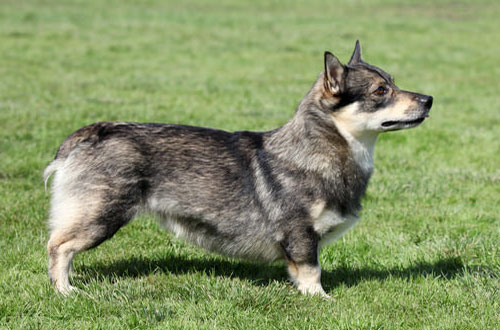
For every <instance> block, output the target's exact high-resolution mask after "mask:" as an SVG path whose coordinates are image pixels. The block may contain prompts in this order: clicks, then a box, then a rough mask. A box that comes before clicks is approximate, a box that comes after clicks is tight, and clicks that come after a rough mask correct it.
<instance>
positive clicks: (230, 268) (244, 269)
mask: <svg viewBox="0 0 500 330" xmlns="http://www.w3.org/2000/svg"><path fill="white" fill-rule="evenodd" d="M467 268H470V267H467V266H464V264H463V262H462V260H461V259H460V258H459V257H449V258H444V259H441V260H438V261H436V262H434V263H427V262H419V263H416V264H414V265H412V266H409V267H406V268H399V267H398V268H387V269H383V268H382V269H375V268H371V267H362V268H353V267H349V266H347V265H342V266H338V267H335V268H334V269H333V270H331V271H329V270H327V271H325V270H323V271H322V276H321V278H322V279H321V281H322V284H323V286H324V288H325V290H326V291H327V292H328V291H331V290H333V289H334V288H335V287H337V286H341V285H345V286H348V287H350V286H355V285H357V284H358V283H360V282H362V281H369V280H377V281H384V280H386V279H387V278H400V279H405V280H408V281H411V280H412V279H414V278H417V277H420V276H431V277H433V278H439V279H443V280H448V279H452V278H455V277H459V276H461V275H463V274H464V272H465V271H466V269H467ZM469 270H470V271H479V272H487V270H483V269H469ZM158 272H160V273H165V274H174V275H182V274H188V273H205V274H207V275H209V276H216V277H224V278H239V279H245V280H250V281H251V282H252V283H253V284H254V285H264V286H265V285H268V284H269V283H270V282H272V281H287V280H288V275H287V272H286V267H285V266H284V265H283V264H279V263H274V264H258V263H251V262H248V261H241V260H225V259H216V258H211V257H208V258H206V259H205V258H203V259H202V258H189V259H186V258H182V257H176V256H166V257H157V258H139V257H135V258H130V259H122V260H118V261H113V262H111V263H97V264H96V263H94V264H92V265H81V266H80V267H78V269H77V273H83V278H82V280H83V281H84V282H85V281H86V280H90V279H92V278H93V279H95V278H96V277H97V278H99V277H100V278H103V277H104V278H109V279H110V280H111V281H113V278H117V277H118V278H126V277H141V276H145V275H149V274H152V273H158Z"/></svg>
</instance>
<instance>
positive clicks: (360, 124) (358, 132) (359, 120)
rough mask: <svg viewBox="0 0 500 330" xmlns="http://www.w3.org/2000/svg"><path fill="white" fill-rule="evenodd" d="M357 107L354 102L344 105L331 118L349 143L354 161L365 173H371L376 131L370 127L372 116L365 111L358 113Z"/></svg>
mask: <svg viewBox="0 0 500 330" xmlns="http://www.w3.org/2000/svg"><path fill="white" fill-rule="evenodd" d="M358 109H359V104H358V103H357V102H355V103H353V104H351V105H348V106H346V107H345V108H344V109H343V110H342V112H341V113H339V114H337V115H336V116H335V117H333V119H334V121H335V125H336V126H337V129H338V130H339V132H340V134H342V136H343V137H344V139H346V141H347V143H349V146H350V148H351V152H352V156H353V158H354V160H355V161H356V163H357V164H358V165H359V166H360V167H361V169H362V170H363V171H364V172H365V173H368V174H371V173H372V171H373V152H374V150H375V143H376V142H377V136H378V132H377V131H375V130H373V129H370V122H371V121H372V118H371V117H372V116H370V114H367V113H359V112H358Z"/></svg>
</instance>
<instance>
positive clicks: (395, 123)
mask: <svg viewBox="0 0 500 330" xmlns="http://www.w3.org/2000/svg"><path fill="white" fill-rule="evenodd" d="M426 117H428V115H427V116H425V117H421V118H417V119H414V120H407V121H406V120H397V121H392V120H391V121H384V122H383V123H382V127H384V128H392V127H398V128H410V127H414V126H417V125H419V124H421V123H422V122H423V121H424V120H425V118H426Z"/></svg>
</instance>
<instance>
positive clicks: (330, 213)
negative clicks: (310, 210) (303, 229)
mask: <svg viewBox="0 0 500 330" xmlns="http://www.w3.org/2000/svg"><path fill="white" fill-rule="evenodd" d="M317 211H318V210H316V212H317ZM313 215H314V214H313ZM315 215H316V217H315V218H314V220H313V228H314V230H315V231H316V233H318V235H319V236H320V245H321V246H323V245H326V244H329V243H331V242H333V241H335V240H336V239H338V238H340V237H341V236H342V235H344V234H345V233H346V232H347V231H348V230H349V229H350V228H352V227H353V226H354V225H355V224H356V223H357V222H358V220H359V217H358V216H357V215H355V214H352V215H346V216H342V215H341V214H340V213H339V212H338V211H336V210H332V209H327V208H323V209H322V210H321V212H317V213H316V214H315Z"/></svg>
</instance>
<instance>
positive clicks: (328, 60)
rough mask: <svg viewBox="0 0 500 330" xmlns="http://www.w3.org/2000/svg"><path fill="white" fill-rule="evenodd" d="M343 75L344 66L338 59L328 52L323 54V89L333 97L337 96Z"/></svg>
mask: <svg viewBox="0 0 500 330" xmlns="http://www.w3.org/2000/svg"><path fill="white" fill-rule="evenodd" d="M343 74H344V66H343V65H342V63H340V61H339V60H338V58H336V57H335V55H333V54H332V53H330V52H325V79H324V82H325V89H326V90H327V91H329V92H330V93H332V94H333V95H337V94H339V93H340V85H341V83H342V81H341V80H342V75H343Z"/></svg>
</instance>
